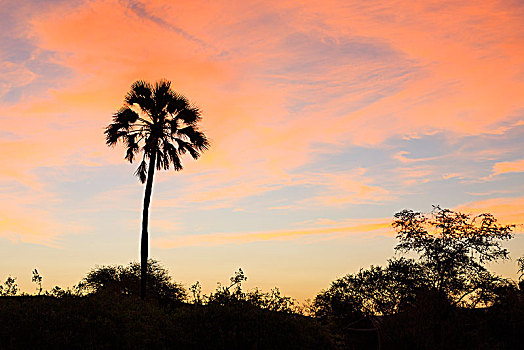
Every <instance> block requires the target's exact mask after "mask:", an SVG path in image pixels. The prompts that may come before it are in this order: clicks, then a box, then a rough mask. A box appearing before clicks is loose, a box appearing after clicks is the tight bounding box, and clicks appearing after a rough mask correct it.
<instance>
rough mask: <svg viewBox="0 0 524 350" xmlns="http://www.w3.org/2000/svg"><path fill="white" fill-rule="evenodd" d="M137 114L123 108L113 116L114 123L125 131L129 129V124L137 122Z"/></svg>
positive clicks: (127, 108)
mask: <svg viewBox="0 0 524 350" xmlns="http://www.w3.org/2000/svg"><path fill="white" fill-rule="evenodd" d="M138 117H139V116H138V113H136V112H135V111H133V110H132V109H131V108H129V107H123V108H120V110H118V112H116V113H115V115H114V116H113V120H114V121H115V123H119V124H121V125H122V127H125V128H126V129H127V128H129V126H130V124H133V123H135V122H136V121H137V120H138Z"/></svg>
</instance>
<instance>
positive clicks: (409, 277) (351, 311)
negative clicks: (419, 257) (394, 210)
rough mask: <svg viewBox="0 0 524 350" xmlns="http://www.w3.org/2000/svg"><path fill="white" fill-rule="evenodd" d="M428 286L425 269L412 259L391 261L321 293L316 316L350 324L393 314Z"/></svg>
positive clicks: (332, 284)
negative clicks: (367, 318) (365, 317)
mask: <svg viewBox="0 0 524 350" xmlns="http://www.w3.org/2000/svg"><path fill="white" fill-rule="evenodd" d="M425 285H426V276H425V272H424V267H423V266H422V265H420V264H418V263H416V262H415V261H414V260H412V259H404V258H400V259H391V260H389V261H388V266H386V267H381V266H371V267H370V268H369V269H361V270H360V271H359V272H358V273H356V274H348V275H346V276H344V277H342V278H340V279H337V280H336V281H334V282H332V283H331V286H330V288H329V289H327V290H325V291H322V292H320V293H319V294H318V295H317V296H316V298H315V300H314V303H313V311H314V314H315V316H316V317H319V318H321V319H327V318H332V319H333V320H335V321H336V322H337V323H345V324H347V323H350V322H353V321H356V320H358V319H359V318H363V317H364V316H373V315H391V314H393V313H395V312H397V311H398V310H399V309H400V308H402V307H403V306H405V305H406V304H408V303H411V302H412V301H413V300H414V298H415V295H416V293H417V291H418V290H419V289H420V288H423V287H424V286H425Z"/></svg>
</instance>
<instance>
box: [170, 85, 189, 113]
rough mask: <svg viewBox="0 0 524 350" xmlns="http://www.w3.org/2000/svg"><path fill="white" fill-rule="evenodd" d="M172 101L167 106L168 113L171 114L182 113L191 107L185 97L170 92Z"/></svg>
mask: <svg viewBox="0 0 524 350" xmlns="http://www.w3.org/2000/svg"><path fill="white" fill-rule="evenodd" d="M170 95H171V97H170V99H169V103H168V105H167V112H168V113H170V114H176V113H180V112H181V111H183V110H185V109H186V108H188V107H189V101H188V100H187V98H185V97H184V96H182V95H180V94H177V93H176V92H174V91H172V90H170Z"/></svg>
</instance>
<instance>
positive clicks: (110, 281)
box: [81, 259, 186, 301]
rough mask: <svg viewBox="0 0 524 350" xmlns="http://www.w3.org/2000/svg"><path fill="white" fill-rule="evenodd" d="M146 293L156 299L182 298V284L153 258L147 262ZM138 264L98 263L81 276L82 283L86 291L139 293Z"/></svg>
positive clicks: (139, 273) (139, 270) (176, 299)
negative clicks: (174, 280) (101, 264)
mask: <svg viewBox="0 0 524 350" xmlns="http://www.w3.org/2000/svg"><path fill="white" fill-rule="evenodd" d="M147 278H148V281H149V287H148V288H149V290H150V292H149V295H151V297H153V298H156V299H162V300H172V301H182V300H184V299H185V297H186V291H185V290H184V288H183V287H182V286H181V285H180V284H178V283H176V282H172V281H171V277H170V276H169V273H168V271H167V270H166V269H165V268H164V267H162V266H161V265H160V263H159V262H158V261H156V260H152V259H149V260H148V262H147ZM140 279H141V264H139V263H137V262H131V263H129V264H128V265H127V266H122V265H113V266H97V267H95V268H94V269H93V270H91V271H90V272H89V273H88V274H87V276H86V277H85V278H84V279H83V280H82V283H81V285H82V287H83V289H84V291H86V292H88V293H100V292H112V293H118V294H127V295H139V294H140V293H139V288H138V287H139V283H138V282H139V280H140Z"/></svg>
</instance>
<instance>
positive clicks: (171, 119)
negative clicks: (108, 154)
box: [104, 80, 209, 299]
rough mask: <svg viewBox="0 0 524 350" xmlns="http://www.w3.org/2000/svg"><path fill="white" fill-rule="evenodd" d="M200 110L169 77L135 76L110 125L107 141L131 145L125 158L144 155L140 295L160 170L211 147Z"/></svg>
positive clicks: (140, 173) (179, 165) (138, 172)
mask: <svg viewBox="0 0 524 350" xmlns="http://www.w3.org/2000/svg"><path fill="white" fill-rule="evenodd" d="M200 119H201V117H200V111H199V110H198V108H196V107H194V106H192V105H190V104H189V102H188V100H187V99H186V98H185V97H184V96H182V95H180V94H178V93H176V92H174V91H173V90H171V83H170V82H169V81H165V80H161V81H159V82H157V83H155V84H154V85H152V84H150V83H147V82H145V81H136V82H135V83H134V84H133V85H132V86H131V90H130V91H129V92H128V93H127V95H126V97H125V100H124V106H123V107H122V108H120V109H119V110H118V112H116V113H115V114H114V115H113V122H112V123H111V124H109V125H108V126H107V128H106V130H105V132H104V133H105V135H106V143H107V145H108V146H115V145H116V144H117V142H118V141H119V140H120V141H122V142H123V143H124V145H125V147H126V148H127V152H126V156H125V158H126V159H127V160H128V161H129V162H130V163H133V161H134V160H135V157H136V156H137V155H139V154H141V155H142V161H141V162H140V165H139V166H138V168H137V169H136V172H135V175H137V176H138V177H139V179H140V181H141V182H142V183H144V182H145V183H146V188H145V194H144V208H143V213H142V237H141V245H140V264H141V277H140V280H141V283H140V296H141V298H142V299H144V298H145V296H146V274H147V259H148V256H147V255H148V241H149V237H148V231H147V227H148V218H149V204H150V202H151V191H152V188H153V177H154V174H155V169H157V170H161V169H162V168H163V169H164V170H168V169H169V168H170V167H171V165H172V166H173V168H174V169H175V170H176V171H179V170H182V162H181V161H180V157H181V156H182V155H183V154H185V153H186V152H187V153H189V154H190V155H191V157H193V159H197V158H198V157H199V156H200V153H201V152H202V151H204V150H206V149H207V148H208V147H209V141H208V139H207V138H206V136H205V135H204V134H203V133H202V132H200V131H198V127H197V123H198V121H200Z"/></svg>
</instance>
